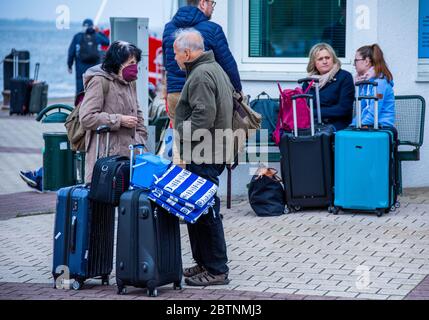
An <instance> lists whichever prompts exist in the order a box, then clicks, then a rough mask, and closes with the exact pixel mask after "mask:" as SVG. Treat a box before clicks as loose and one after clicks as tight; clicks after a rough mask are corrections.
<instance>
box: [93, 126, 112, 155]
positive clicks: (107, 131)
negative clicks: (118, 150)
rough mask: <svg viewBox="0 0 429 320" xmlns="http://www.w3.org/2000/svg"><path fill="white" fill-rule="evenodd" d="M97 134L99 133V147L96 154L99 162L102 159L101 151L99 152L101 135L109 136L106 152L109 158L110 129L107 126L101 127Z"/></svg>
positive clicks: (97, 146) (107, 137) (96, 148)
mask: <svg viewBox="0 0 429 320" xmlns="http://www.w3.org/2000/svg"><path fill="white" fill-rule="evenodd" d="M96 132H97V145H96V147H95V152H96V155H97V160H98V159H99V158H100V154H99V151H100V150H99V148H100V135H101V134H103V133H106V134H107V136H106V151H105V152H106V157H108V156H109V145H110V127H109V126H106V125H104V126H100V127H98V128H97V130H96Z"/></svg>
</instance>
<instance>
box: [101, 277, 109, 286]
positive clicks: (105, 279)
mask: <svg viewBox="0 0 429 320" xmlns="http://www.w3.org/2000/svg"><path fill="white" fill-rule="evenodd" d="M101 285H102V286H108V285H109V276H108V275H105V276H103V277H102V278H101Z"/></svg>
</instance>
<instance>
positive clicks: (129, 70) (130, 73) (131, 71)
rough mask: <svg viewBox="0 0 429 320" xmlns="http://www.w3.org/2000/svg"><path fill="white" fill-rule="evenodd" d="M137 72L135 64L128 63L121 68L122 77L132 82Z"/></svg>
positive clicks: (135, 78)
mask: <svg viewBox="0 0 429 320" xmlns="http://www.w3.org/2000/svg"><path fill="white" fill-rule="evenodd" d="M138 73H139V70H138V67H137V64H130V65H129V66H127V67H125V68H124V69H123V70H122V78H123V79H124V80H125V81H127V82H132V81H135V80H137V74H138Z"/></svg>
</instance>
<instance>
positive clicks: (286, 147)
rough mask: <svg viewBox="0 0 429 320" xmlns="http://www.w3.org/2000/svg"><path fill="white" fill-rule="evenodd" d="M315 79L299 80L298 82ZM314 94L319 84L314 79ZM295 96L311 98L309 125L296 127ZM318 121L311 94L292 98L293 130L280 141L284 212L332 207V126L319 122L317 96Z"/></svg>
mask: <svg viewBox="0 0 429 320" xmlns="http://www.w3.org/2000/svg"><path fill="white" fill-rule="evenodd" d="M312 80H314V79H309V78H307V79H301V80H299V81H298V83H302V82H310V81H312ZM315 85H316V97H318V91H319V84H318V81H317V80H316V81H315ZM296 99H309V100H310V114H311V116H310V117H311V119H310V120H311V121H310V122H311V128H310V129H304V130H298V128H297V125H296V123H297V120H296ZM316 100H318V101H317V115H318V117H317V118H318V124H317V125H316V126H315V125H314V115H313V114H314V112H313V96H312V95H309V94H302V95H295V96H293V97H292V101H293V112H294V122H295V123H294V124H295V128H294V132H293V133H290V132H285V133H284V134H283V136H282V138H281V142H280V154H281V159H280V165H281V174H282V179H283V183H284V187H285V195H286V204H287V208H286V212H292V211H299V210H301V209H302V208H308V207H311V208H317V207H329V209H328V210H329V211H330V212H331V211H332V210H333V201H334V197H333V169H334V163H333V160H334V156H333V149H332V145H333V137H334V132H335V129H334V127H333V126H331V125H324V124H323V123H322V121H321V113H320V103H319V99H318V98H317V99H316Z"/></svg>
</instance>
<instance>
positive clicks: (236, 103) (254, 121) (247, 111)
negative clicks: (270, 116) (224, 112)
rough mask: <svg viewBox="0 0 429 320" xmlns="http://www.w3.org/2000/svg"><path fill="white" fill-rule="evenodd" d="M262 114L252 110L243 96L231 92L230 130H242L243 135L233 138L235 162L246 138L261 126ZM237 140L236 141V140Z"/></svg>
mask: <svg viewBox="0 0 429 320" xmlns="http://www.w3.org/2000/svg"><path fill="white" fill-rule="evenodd" d="M261 122H262V116H261V115H260V114H259V113H257V112H255V111H253V110H252V108H250V107H249V105H248V104H247V103H246V102H245V101H244V100H243V97H242V96H241V95H240V94H239V93H237V92H234V94H233V113H232V130H233V132H234V133H235V132H236V130H239V129H240V130H244V132H245V136H244V137H242V138H243V139H234V160H235V161H236V162H237V155H238V153H239V152H241V151H242V150H243V148H244V146H245V143H246V141H247V139H249V137H250V134H251V132H249V130H255V131H254V132H253V133H256V130H257V129H260V128H261ZM237 140H238V141H237Z"/></svg>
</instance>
